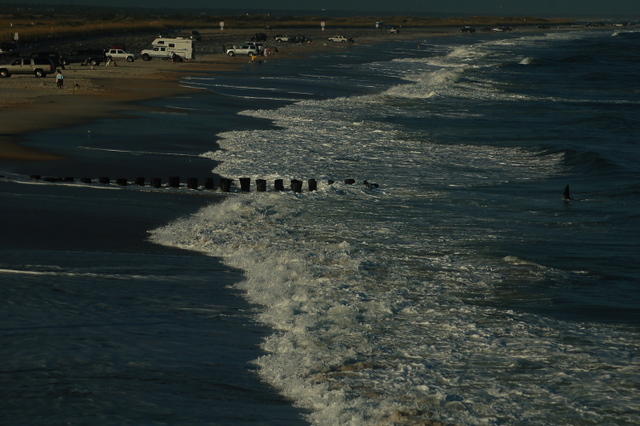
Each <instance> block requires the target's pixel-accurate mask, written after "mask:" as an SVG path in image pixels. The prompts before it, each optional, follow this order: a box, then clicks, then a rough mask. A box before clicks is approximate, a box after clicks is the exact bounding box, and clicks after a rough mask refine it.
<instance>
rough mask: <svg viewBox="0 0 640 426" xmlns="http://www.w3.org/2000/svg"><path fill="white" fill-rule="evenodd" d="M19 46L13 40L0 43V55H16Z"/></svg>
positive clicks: (18, 51)
mask: <svg viewBox="0 0 640 426" xmlns="http://www.w3.org/2000/svg"><path fill="white" fill-rule="evenodd" d="M18 55H20V47H19V46H18V43H15V42H13V41H8V42H3V43H0V56H18Z"/></svg>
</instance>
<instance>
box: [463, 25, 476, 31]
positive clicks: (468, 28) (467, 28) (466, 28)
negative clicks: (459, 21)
mask: <svg viewBox="0 0 640 426" xmlns="http://www.w3.org/2000/svg"><path fill="white" fill-rule="evenodd" d="M460 32H461V33H475V32H476V29H475V28H473V27H471V26H469V25H465V26H464V27H462V28H460Z"/></svg>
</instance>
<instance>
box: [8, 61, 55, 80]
mask: <svg viewBox="0 0 640 426" xmlns="http://www.w3.org/2000/svg"><path fill="white" fill-rule="evenodd" d="M55 70H56V67H55V65H54V64H53V61H51V59H49V58H5V59H3V60H2V61H1V62H0V77H2V78H7V77H11V75H12V74H33V75H35V76H36V77H46V76H47V74H51V73H53V72H55Z"/></svg>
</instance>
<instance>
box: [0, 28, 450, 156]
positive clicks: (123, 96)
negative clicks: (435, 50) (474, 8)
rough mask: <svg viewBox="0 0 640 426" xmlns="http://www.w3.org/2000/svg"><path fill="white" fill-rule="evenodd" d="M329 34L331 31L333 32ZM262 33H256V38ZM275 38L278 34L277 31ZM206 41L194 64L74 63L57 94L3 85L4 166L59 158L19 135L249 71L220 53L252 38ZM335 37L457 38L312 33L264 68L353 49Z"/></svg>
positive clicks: (27, 85)
mask: <svg viewBox="0 0 640 426" xmlns="http://www.w3.org/2000/svg"><path fill="white" fill-rule="evenodd" d="M330 31H331V32H330ZM254 32H258V30H256V31H254ZM272 32H273V31H272ZM201 33H202V35H203V40H202V41H200V42H197V57H196V59H194V60H190V61H185V62H178V63H173V62H171V61H168V60H158V59H154V60H151V61H148V62H146V61H143V60H141V59H139V58H138V59H137V60H136V61H134V62H131V63H129V62H126V61H119V62H118V63H117V66H112V65H111V66H106V65H105V64H101V65H100V66H96V67H90V66H82V65H80V64H72V65H70V66H67V67H65V68H66V69H64V70H63V74H64V77H65V80H64V81H65V83H64V90H56V85H55V75H48V76H46V77H45V78H35V77H33V76H31V75H14V76H12V77H11V78H6V79H2V81H0V83H1V85H2V91H1V92H0V126H1V127H2V133H1V134H0V159H2V160H10V161H11V160H17V161H30V160H37V161H41V160H48V159H50V160H55V159H57V158H58V157H57V156H56V155H55V154H52V153H47V152H36V151H33V150H30V149H26V148H24V147H21V146H20V140H21V135H23V134H25V133H29V132H33V131H39V130H45V129H52V128H63V127H68V126H71V125H74V124H79V123H83V122H86V121H89V120H92V119H96V118H99V117H106V116H109V115H111V114H114V113H116V111H118V110H122V109H123V108H122V107H123V105H125V104H126V105H127V108H128V109H131V108H141V107H140V106H135V107H134V106H133V105H134V104H135V103H136V102H138V101H143V100H147V99H154V98H163V97H168V96H173V95H176V94H179V93H184V92H185V91H189V90H193V89H189V88H185V87H181V86H179V85H178V84H177V81H178V79H179V78H180V77H181V76H184V75H189V74H190V73H196V72H198V71H202V70H207V71H211V70H213V71H228V70H231V69H233V67H240V66H244V65H246V64H247V58H244V57H228V56H227V55H224V54H222V51H223V48H224V47H225V46H227V47H229V46H231V45H233V44H240V43H242V42H243V41H246V40H248V39H249V37H250V34H253V32H251V31H246V30H244V31H240V30H225V31H224V33H222V32H220V31H219V30H201ZM334 33H336V34H349V35H350V36H352V37H354V38H355V43H356V44H362V43H374V42H378V41H384V40H400V39H412V38H420V37H426V36H429V35H432V36H434V35H438V36H441V35H444V34H451V35H454V34H459V33H458V30H457V28H434V29H432V30H428V29H420V30H407V31H402V32H401V33H400V34H389V33H387V32H386V31H383V30H356V31H354V30H348V31H340V30H338V29H335V30H327V31H324V32H323V31H321V30H313V31H305V34H307V37H308V38H310V39H311V40H314V43H313V44H302V45H301V44H285V45H283V44H280V43H277V42H274V41H273V39H272V37H273V35H271V34H270V37H271V38H270V39H269V40H267V42H266V43H265V44H266V46H268V47H272V48H276V49H277V51H278V53H277V54H274V55H272V56H270V57H268V58H263V60H264V61H272V60H279V59H282V58H286V59H300V58H303V57H304V55H305V54H307V53H313V52H317V51H320V50H323V49H347V48H349V45H342V44H339V45H338V44H330V43H328V42H327V41H326V39H327V37H329V36H331V35H333V34H334ZM153 38H154V36H153V35H149V34H146V35H133V36H128V37H126V38H124V39H125V41H126V44H127V50H128V51H130V52H134V53H136V54H137V53H138V52H140V50H141V49H144V48H146V47H148V45H149V43H150V42H151V40H152V39H153ZM116 40H118V41H122V40H123V37H117V38H114V37H113V36H112V37H94V38H93V39H92V40H90V41H85V42H84V46H85V47H89V46H100V47H101V48H107V47H109V45H110V44H111V43H113V42H115V41H116ZM74 46H75V44H74V42H73V41H66V42H64V43H60V42H59V43H58V44H57V45H52V46H48V47H44V46H41V47H39V48H37V49H36V48H32V49H29V50H28V51H27V53H28V52H30V51H34V52H35V51H43V50H59V51H60V52H65V51H67V50H71V49H73V48H74Z"/></svg>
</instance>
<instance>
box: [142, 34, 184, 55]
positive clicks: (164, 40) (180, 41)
mask: <svg viewBox="0 0 640 426" xmlns="http://www.w3.org/2000/svg"><path fill="white" fill-rule="evenodd" d="M174 53H175V54H176V55H178V56H180V57H181V58H183V59H194V57H195V55H194V52H193V40H190V39H188V38H183V37H173V38H170V37H158V38H157V39H155V40H153V42H152V43H151V49H145V50H143V51H142V52H140V56H141V57H142V59H144V60H145V61H150V60H151V59H152V58H170V57H171V56H172V55H173V54H174Z"/></svg>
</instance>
